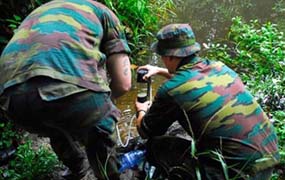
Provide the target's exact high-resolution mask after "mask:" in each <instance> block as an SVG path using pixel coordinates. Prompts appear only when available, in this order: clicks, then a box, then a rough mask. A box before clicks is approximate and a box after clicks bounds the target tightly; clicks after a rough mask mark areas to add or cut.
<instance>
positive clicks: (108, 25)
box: [101, 10, 131, 56]
mask: <svg viewBox="0 0 285 180" xmlns="http://www.w3.org/2000/svg"><path fill="white" fill-rule="evenodd" d="M102 25H103V28H104V36H103V40H102V46H101V49H102V51H103V52H104V53H105V54H106V55H107V56H110V55H112V54H115V53H126V54H129V53H130V52H131V51H130V48H129V46H128V43H127V40H126V35H125V32H124V29H123V26H122V24H121V23H120V21H119V19H118V18H117V16H116V15H115V14H114V13H113V12H112V11H110V10H106V12H105V13H104V15H103V19H102Z"/></svg>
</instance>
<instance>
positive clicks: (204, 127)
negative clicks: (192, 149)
mask: <svg viewBox="0 0 285 180" xmlns="http://www.w3.org/2000/svg"><path fill="white" fill-rule="evenodd" d="M187 61H188V63H186V64H185V65H182V66H180V67H179V68H178V69H177V71H176V73H175V75H174V76H173V77H172V78H171V79H170V80H168V81H166V82H165V83H164V84H162V85H161V86H160V88H159V89H158V92H157V94H156V97H155V99H154V102H153V104H152V106H151V107H150V109H149V111H148V112H147V114H146V115H145V117H144V119H143V120H142V124H141V128H140V129H139V130H140V131H141V133H143V134H145V135H146V136H148V137H151V136H158V135H163V134H164V133H165V132H166V130H167V129H168V127H169V126H170V125H171V124H172V123H173V122H174V121H176V120H178V121H179V123H180V124H181V125H182V126H183V128H184V129H185V130H186V131H187V132H188V134H190V135H191V136H192V138H193V139H194V140H195V144H196V149H197V153H203V152H209V151H212V150H214V151H218V152H221V153H222V155H223V157H224V158H225V159H226V162H228V161H229V162H231V165H232V164H234V163H236V162H237V164H239V163H240V162H243V163H242V164H239V165H240V166H239V168H242V166H243V165H245V164H247V167H249V168H248V169H249V170H248V171H258V170H261V169H265V168H268V167H272V166H273V165H275V164H277V163H278V161H279V158H280V157H279V154H278V145H277V136H276V134H275V131H274V128H273V126H272V124H271V122H270V121H269V119H268V117H267V116H266V114H265V113H264V112H263V110H262V109H261V107H260V105H259V104H258V103H257V102H256V101H255V99H254V97H253V96H252V95H251V94H250V93H249V92H248V91H247V90H246V89H245V86H244V84H243V83H242V81H241V79H240V78H239V77H238V75H237V74H236V73H235V72H234V71H233V70H231V69H230V68H229V67H227V66H226V65H225V64H223V63H222V62H219V61H209V60H207V59H201V58H199V57H195V58H193V59H188V60H187ZM189 61H190V62H189Z"/></svg>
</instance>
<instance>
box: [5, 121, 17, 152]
mask: <svg viewBox="0 0 285 180" xmlns="http://www.w3.org/2000/svg"><path fill="white" fill-rule="evenodd" d="M0 132H1V133H0V150H1V149H5V148H9V147H11V146H12V145H13V144H14V143H15V142H17V141H19V140H20V138H21V135H20V133H19V132H17V131H15V129H14V127H13V124H12V123H11V122H7V123H4V122H3V123H0Z"/></svg>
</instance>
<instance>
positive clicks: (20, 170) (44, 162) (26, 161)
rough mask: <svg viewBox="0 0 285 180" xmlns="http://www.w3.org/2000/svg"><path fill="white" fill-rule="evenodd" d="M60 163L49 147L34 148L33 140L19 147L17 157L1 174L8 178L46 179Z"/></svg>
mask: <svg viewBox="0 0 285 180" xmlns="http://www.w3.org/2000/svg"><path fill="white" fill-rule="evenodd" d="M58 165H59V161H58V159H57V156H56V155H55V154H54V153H53V152H52V151H51V150H50V149H49V148H47V147H44V146H41V147H40V148H39V149H38V150H34V149H33V148H32V143H31V141H27V142H26V143H25V144H22V145H20V146H19V147H18V148H17V151H16V155H15V158H14V159H13V160H11V161H10V162H9V165H8V166H7V167H1V168H0V174H3V176H4V177H3V178H5V179H7V180H10V179H11V180H12V179H13V180H25V179H39V180H40V179H44V178H47V176H48V175H49V174H50V173H52V172H53V171H54V169H55V168H56V167H57V166H58Z"/></svg>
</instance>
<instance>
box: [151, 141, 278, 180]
mask: <svg viewBox="0 0 285 180" xmlns="http://www.w3.org/2000/svg"><path fill="white" fill-rule="evenodd" d="M146 150H147V154H146V158H147V160H148V161H149V162H150V164H152V165H154V166H155V167H156V169H157V172H158V174H161V175H162V177H165V178H166V179H169V180H196V179H203V180H226V179H234V180H269V179H270V177H271V175H272V172H273V168H268V169H265V170H262V171H259V172H257V173H255V174H251V175H249V174H247V173H245V172H243V171H241V169H239V168H236V167H234V166H232V165H226V167H223V165H222V164H221V162H220V161H218V160H214V159H213V158H210V157H207V156H203V155H202V154H201V155H200V156H199V157H195V156H194V157H192V156H191V142H190V141H189V140H186V139H183V138H179V137H174V136H157V137H153V138H151V139H150V140H148V142H147V145H146ZM197 154H199V153H197ZM225 168H226V169H227V170H226V171H225Z"/></svg>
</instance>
